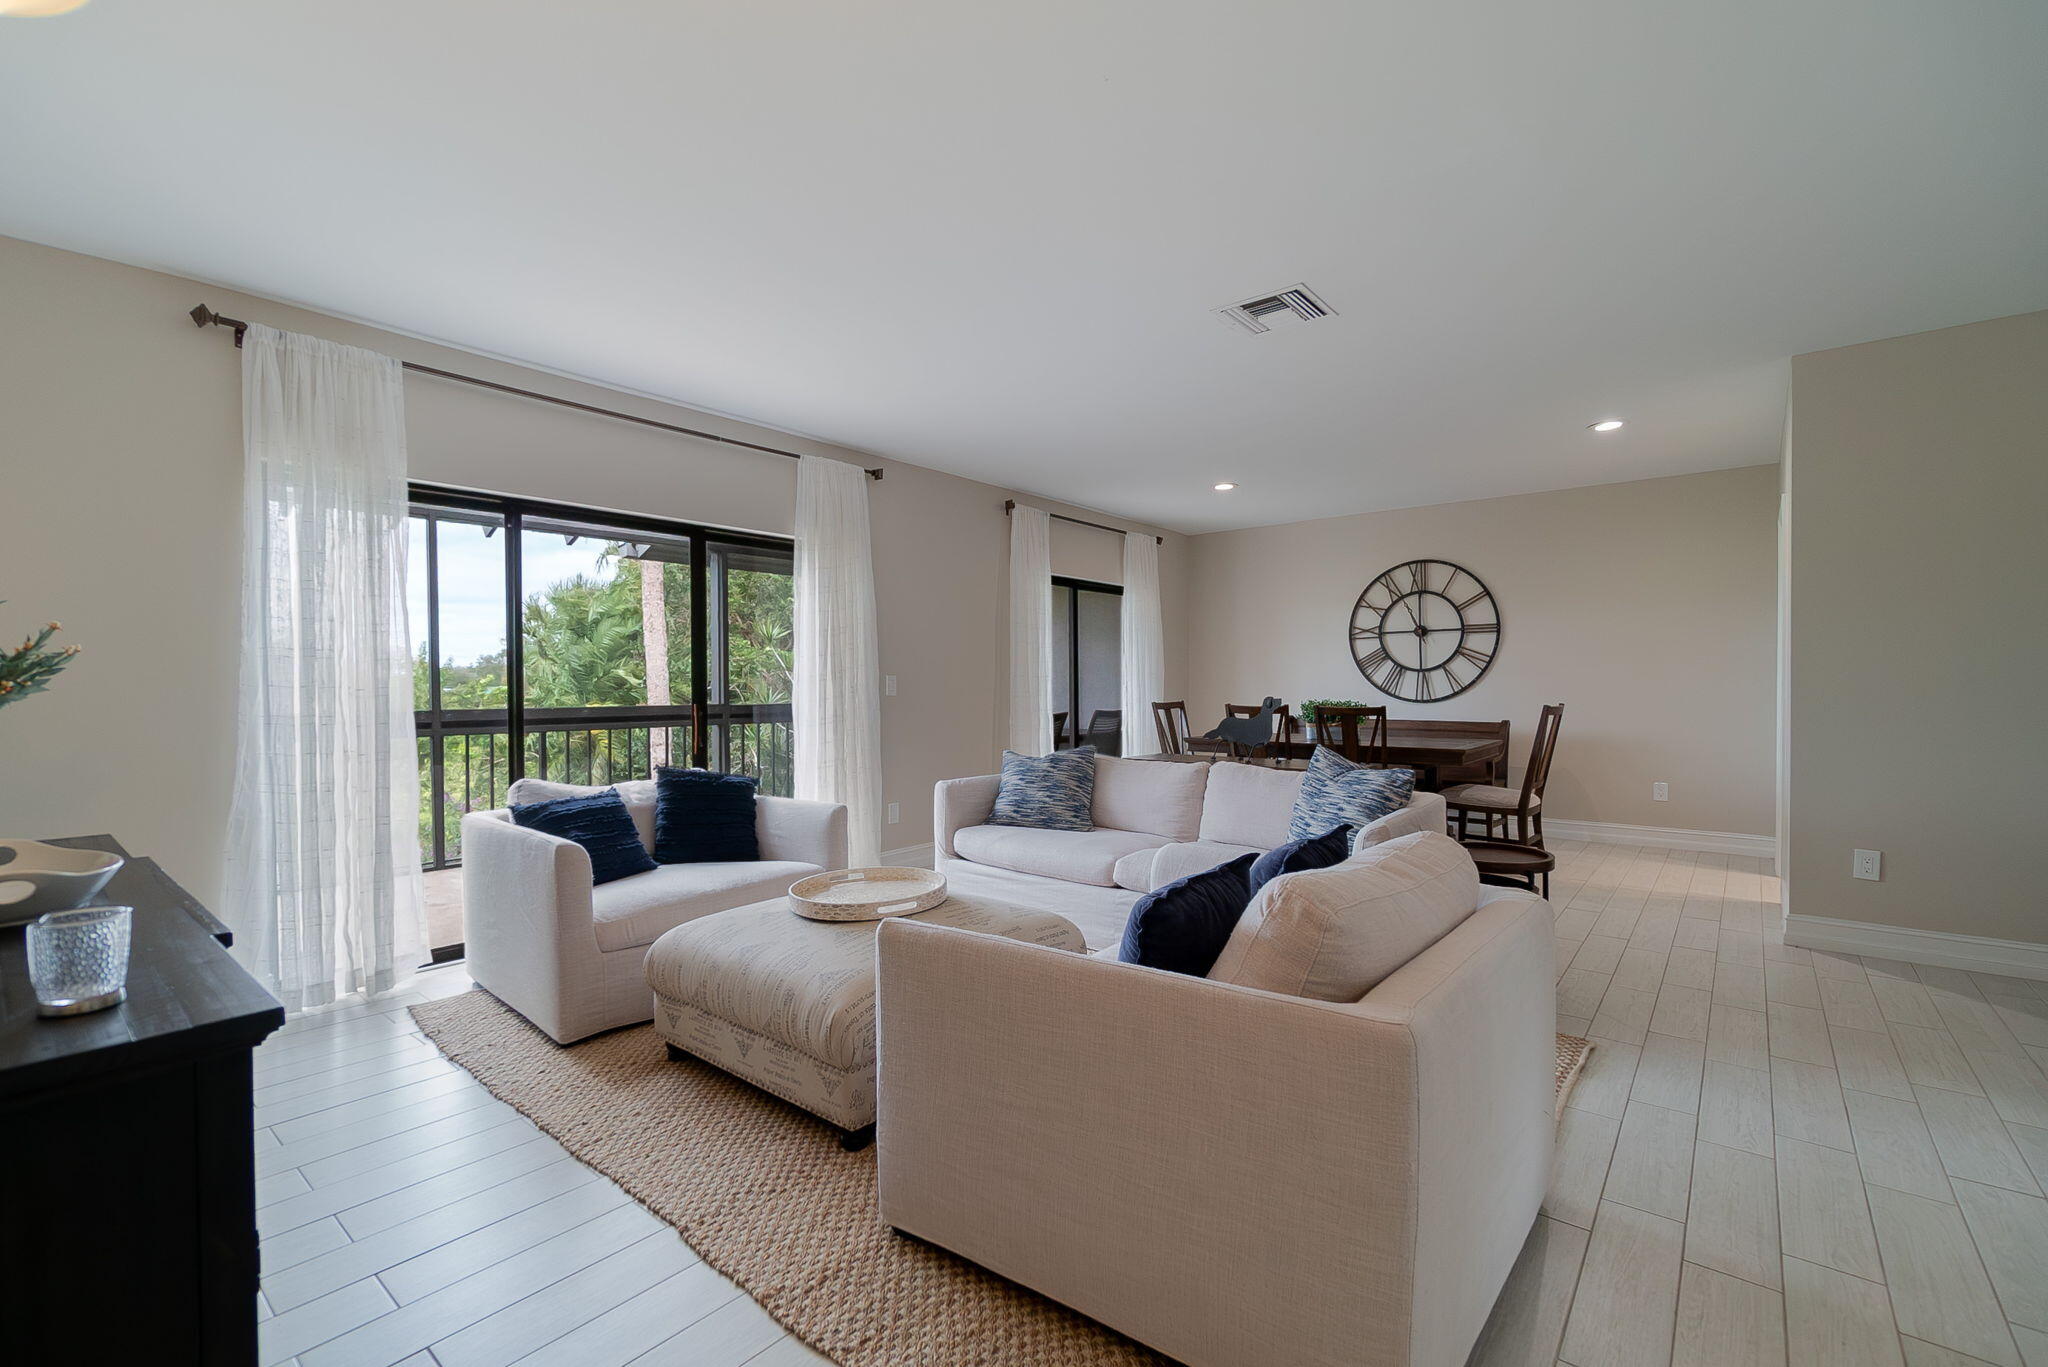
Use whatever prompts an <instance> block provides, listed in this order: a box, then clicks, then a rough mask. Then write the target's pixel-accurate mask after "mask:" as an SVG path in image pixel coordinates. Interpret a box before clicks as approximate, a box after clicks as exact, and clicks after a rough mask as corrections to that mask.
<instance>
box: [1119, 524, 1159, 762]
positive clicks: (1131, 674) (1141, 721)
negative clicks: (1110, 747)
mask: <svg viewBox="0 0 2048 1367" xmlns="http://www.w3.org/2000/svg"><path fill="white" fill-rule="evenodd" d="M1122 621H1123V627H1122V632H1121V635H1122V640H1121V642H1120V644H1121V645H1122V647H1123V679H1122V682H1123V713H1124V753H1125V754H1127V755H1149V754H1152V753H1154V752H1156V751H1157V750H1158V749H1159V735H1158V728H1156V727H1155V726H1153V724H1152V704H1153V703H1155V702H1163V701H1164V700H1165V697H1166V637H1165V633H1164V631H1163V629H1162V628H1161V626H1160V622H1159V542H1158V540H1157V539H1156V538H1155V537H1153V536H1152V535H1151V534H1150V533H1149V532H1125V533H1124V603H1123V618H1122Z"/></svg>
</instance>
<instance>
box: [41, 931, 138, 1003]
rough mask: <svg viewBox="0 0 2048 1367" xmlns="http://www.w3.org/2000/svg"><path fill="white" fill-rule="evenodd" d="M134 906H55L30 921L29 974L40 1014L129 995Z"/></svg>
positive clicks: (110, 1000)
mask: <svg viewBox="0 0 2048 1367" xmlns="http://www.w3.org/2000/svg"><path fill="white" fill-rule="evenodd" d="M134 924H135V909H134V908H133V907H81V908H80V909H78V910H77V911H53V912H50V913H49V914H48V915H45V916H39V917H37V918H36V919H35V920H33V921H31V922H29V926H28V976H29V981H30V982H32V983H34V984H35V989H36V1014H37V1015H39V1016H76V1015H82V1014H83V1013H85V1012H87V1011H100V1010H104V1009H105V1008H107V1007H109V1006H114V1005H116V1004H118V1003H119V1002H121V1001H122V1000H124V999H125V998H126V997H127V995H128V987H127V983H128V940H129V936H130V933H131V932H132V930H133V928H134Z"/></svg>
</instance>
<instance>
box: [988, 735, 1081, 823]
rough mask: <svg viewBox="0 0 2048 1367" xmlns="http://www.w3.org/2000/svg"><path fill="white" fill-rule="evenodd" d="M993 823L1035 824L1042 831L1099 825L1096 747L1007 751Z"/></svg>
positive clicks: (1004, 754)
mask: <svg viewBox="0 0 2048 1367" xmlns="http://www.w3.org/2000/svg"><path fill="white" fill-rule="evenodd" d="M988 824H989V825H991V826H1033V827H1036V828H1037V829H1039V830H1042V831H1092V830H1094V829H1095V747H1094V746H1092V745H1080V746H1076V747H1075V748H1073V749H1072V750H1055V751H1053V752H1052V753H1051V754H1049V755H1020V754H1018V753H1017V752H1016V751H1015V750H1005V751H1003V776H1002V779H1001V781H1000V783H999V785H998V786H997V788H996V808H995V811H994V812H993V813H991V814H990V816H989V819H988Z"/></svg>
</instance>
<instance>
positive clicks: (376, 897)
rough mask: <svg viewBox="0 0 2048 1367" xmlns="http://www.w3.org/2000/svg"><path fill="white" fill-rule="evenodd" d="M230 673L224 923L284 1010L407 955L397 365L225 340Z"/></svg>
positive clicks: (418, 925) (324, 350) (413, 962)
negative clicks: (231, 755) (233, 510)
mask: <svg viewBox="0 0 2048 1367" xmlns="http://www.w3.org/2000/svg"><path fill="white" fill-rule="evenodd" d="M242 445H243V461H244V464H243V489H242V673H241V695H240V700H239V708H238V713H237V719H236V720H237V736H236V751H235V756H236V757H235V770H236V774H235V793H234V806H233V810H232V815H231V817H230V820H229V829H228V866H227V905H226V911H227V919H228V922H229V924H230V925H232V926H233V927H234V928H235V931H236V933H237V935H238V937H239V940H238V946H239V947H240V949H241V950H242V953H243V955H244V958H245V960H246V961H247V962H248V963H249V964H250V966H251V969H252V971H254V972H255V973H256V974H257V976H258V977H259V978H261V979H262V980H263V981H264V983H265V984H266V985H267V986H268V987H269V988H270V989H271V990H272V991H273V992H274V993H276V995H277V997H278V999H279V1000H280V1001H282V1002H283V1003H284V1005H285V1007H286V1008H287V1009H288V1010H300V1009H303V1008H306V1007H310V1006H319V1005H322V1004H324V1003H327V1002H331V1001H333V1000H334V999H335V998H337V997H340V996H344V995H347V994H348V993H351V992H379V991H382V990H384V989H385V988H388V987H390V986H392V985H393V984H394V983H396V982H397V981H398V980H399V979H400V978H402V977H404V976H406V975H407V974H409V973H410V972H411V971H412V970H413V969H414V968H415V967H417V966H418V965H419V964H420V963H421V962H423V961H424V960H425V958H426V950H425V943H424V942H425V939H426V936H425V931H424V927H423V923H422V922H423V918H422V914H421V898H420V851H419V802H420V793H419V768H418V758H417V751H416V744H415V741H414V738H413V720H412V649H411V643H410V641H409V639H408V637H407V633H406V621H405V552H406V487H405V389H404V380H403V372H402V371H401V369H400V367H399V364H398V362H396V361H394V360H392V359H390V358H389V357H386V356H379V355H377V354H376V353H375V352H371V351H363V350H360V349H359V348H356V347H346V346H338V345H336V344H335V343H333V342H323V341H320V340H318V339H317V338H312V337H301V336H299V335H297V334H295V333H285V332H278V331H276V330H275V329H273V328H267V327H260V326H259V327H251V328H250V329H249V331H248V334H247V336H246V337H245V338H244V339H243V342H242Z"/></svg>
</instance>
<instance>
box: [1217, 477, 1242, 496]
mask: <svg viewBox="0 0 2048 1367" xmlns="http://www.w3.org/2000/svg"><path fill="white" fill-rule="evenodd" d="M1236 487H1237V486H1236V485H1235V484H1232V483H1231V482H1230V481H1229V480H1227V479H1226V480H1224V481H1223V482H1222V483H1221V484H1218V485H1216V486H1215V489H1216V492H1217V493H1219V494H1227V493H1229V492H1230V491H1231V490H1232V489H1235V488H1236Z"/></svg>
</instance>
